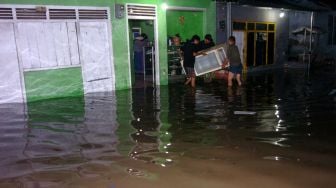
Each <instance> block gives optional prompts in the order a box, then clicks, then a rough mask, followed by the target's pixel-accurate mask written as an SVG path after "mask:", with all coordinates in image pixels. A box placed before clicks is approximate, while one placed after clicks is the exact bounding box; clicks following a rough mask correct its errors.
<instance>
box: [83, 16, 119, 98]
mask: <svg viewBox="0 0 336 188" xmlns="http://www.w3.org/2000/svg"><path fill="white" fill-rule="evenodd" d="M78 25H79V49H80V59H81V63H82V74H83V82H84V93H94V92H106V91H107V92H109V91H112V90H113V89H114V88H113V86H114V79H113V78H112V75H113V74H112V63H111V54H110V45H109V37H108V36H109V35H108V24H107V23H106V22H79V23H78Z"/></svg>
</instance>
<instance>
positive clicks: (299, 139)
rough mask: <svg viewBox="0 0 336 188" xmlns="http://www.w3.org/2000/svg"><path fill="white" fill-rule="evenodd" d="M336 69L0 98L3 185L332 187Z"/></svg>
mask: <svg viewBox="0 0 336 188" xmlns="http://www.w3.org/2000/svg"><path fill="white" fill-rule="evenodd" d="M335 78H336V77H335V74H322V73H315V74H313V75H311V76H310V77H309V78H307V75H305V74H304V72H302V71H297V70H296V71H293V70H291V71H276V72H269V73H267V74H265V73H262V74H261V73H260V74H254V75H250V76H248V77H247V78H246V81H245V84H246V85H245V86H244V87H242V88H236V87H234V88H232V89H228V88H227V87H226V86H225V83H224V82H223V83H220V82H219V83H218V82H215V83H211V84H201V85H199V86H198V87H197V88H196V89H195V90H193V89H190V88H188V87H185V86H183V85H182V84H173V85H170V86H167V87H160V88H138V89H133V90H128V91H118V92H116V93H114V94H105V95H103V94H96V95H90V96H85V97H78V98H65V99H53V100H47V101H39V102H34V103H29V104H27V105H18V104H16V105H14V104H6V105H0V187H1V188H2V187H4V188H11V187H20V188H21V187H24V188H26V187H27V188H39V187H48V188H49V187H55V188H56V187H57V188H60V187H71V188H73V187H75V188H76V187H84V188H86V187H88V188H89V187H90V188H91V187H94V188H128V187H134V188H138V187H139V188H142V187H144V188H151V187H153V188H154V187H155V188H157V187H167V188H171V187H175V188H179V187H181V188H182V187H183V188H186V187H191V188H204V187H209V188H210V187H211V188H212V187H216V188H217V187H218V188H219V187H221V188H222V187H225V188H231V187H232V188H236V187H256V188H260V187H268V188H275V187H279V188H287V187H292V188H294V187H295V188H297V187H304V188H309V187H314V188H316V187H323V188H329V187H330V188H331V187H335V186H336V160H335V159H336V136H335V134H336V96H335V95H329V93H330V91H331V90H332V89H333V88H336V79H335ZM235 111H251V112H256V114H255V115H236V114H235Z"/></svg>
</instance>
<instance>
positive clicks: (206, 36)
mask: <svg viewBox="0 0 336 188" xmlns="http://www.w3.org/2000/svg"><path fill="white" fill-rule="evenodd" d="M204 38H205V39H206V40H209V41H211V42H213V39H212V36H211V35H210V34H206V35H205V37H204Z"/></svg>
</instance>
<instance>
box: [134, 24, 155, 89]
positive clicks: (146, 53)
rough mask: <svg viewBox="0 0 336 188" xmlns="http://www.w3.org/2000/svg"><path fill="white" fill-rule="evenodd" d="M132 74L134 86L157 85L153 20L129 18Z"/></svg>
mask: <svg viewBox="0 0 336 188" xmlns="http://www.w3.org/2000/svg"><path fill="white" fill-rule="evenodd" d="M128 31H129V39H130V40H129V51H130V62H131V74H132V81H133V86H134V87H140V86H154V85H155V45H154V44H155V31H154V21H153V20H139V19H129V20H128Z"/></svg>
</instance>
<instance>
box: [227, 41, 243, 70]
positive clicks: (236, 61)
mask: <svg viewBox="0 0 336 188" xmlns="http://www.w3.org/2000/svg"><path fill="white" fill-rule="evenodd" d="M227 57H228V59H229V62H230V65H231V66H238V65H241V59H240V54H239V49H238V47H237V46H236V45H229V46H228V48H227Z"/></svg>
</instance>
